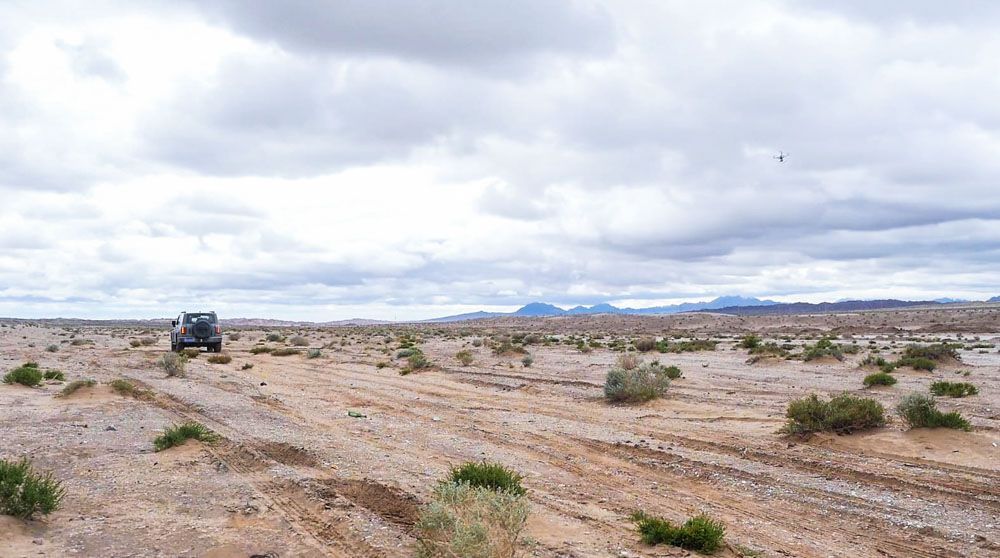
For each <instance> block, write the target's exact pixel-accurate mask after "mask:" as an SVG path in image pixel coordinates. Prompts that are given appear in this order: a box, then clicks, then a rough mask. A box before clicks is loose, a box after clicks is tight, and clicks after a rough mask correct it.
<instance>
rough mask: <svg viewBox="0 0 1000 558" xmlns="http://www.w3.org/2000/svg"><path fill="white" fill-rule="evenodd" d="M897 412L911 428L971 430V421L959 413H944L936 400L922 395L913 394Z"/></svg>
mask: <svg viewBox="0 0 1000 558" xmlns="http://www.w3.org/2000/svg"><path fill="white" fill-rule="evenodd" d="M896 412H897V413H898V414H899V416H900V417H902V419H903V421H904V422H905V423H906V424H907V426H909V427H910V428H939V427H940V428H954V429H957V430H971V429H972V427H971V425H970V424H969V421H967V420H965V418H963V417H962V415H960V414H959V413H958V412H957V411H952V412H950V413H942V412H941V411H939V410H938V408H937V403H936V402H935V401H934V398H933V397H931V396H929V395H924V394H922V393H912V394H910V395H907V396H906V397H904V398H903V400H902V401H900V402H899V405H897V406H896Z"/></svg>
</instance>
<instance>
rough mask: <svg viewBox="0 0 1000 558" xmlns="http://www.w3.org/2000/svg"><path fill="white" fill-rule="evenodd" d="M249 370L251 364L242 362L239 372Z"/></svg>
mask: <svg viewBox="0 0 1000 558" xmlns="http://www.w3.org/2000/svg"><path fill="white" fill-rule="evenodd" d="M251 368H253V363H252V362H244V363H243V366H240V370H250V369H251Z"/></svg>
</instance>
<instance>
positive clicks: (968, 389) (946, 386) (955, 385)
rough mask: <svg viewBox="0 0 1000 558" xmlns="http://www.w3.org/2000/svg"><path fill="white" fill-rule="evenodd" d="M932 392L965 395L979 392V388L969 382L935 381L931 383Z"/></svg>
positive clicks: (935, 393)
mask: <svg viewBox="0 0 1000 558" xmlns="http://www.w3.org/2000/svg"><path fill="white" fill-rule="evenodd" d="M931 393H933V394H934V395H940V396H944V395H947V396H948V397H965V396H966V395H976V394H978V393H979V389H978V388H976V386H974V385H972V384H970V383H968V382H934V383H933V384H931Z"/></svg>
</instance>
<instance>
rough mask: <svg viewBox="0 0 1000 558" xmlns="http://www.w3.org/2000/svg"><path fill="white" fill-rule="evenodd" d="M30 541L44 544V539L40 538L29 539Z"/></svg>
mask: <svg viewBox="0 0 1000 558" xmlns="http://www.w3.org/2000/svg"><path fill="white" fill-rule="evenodd" d="M31 542H33V543H35V544H45V541H44V540H42V539H31Z"/></svg>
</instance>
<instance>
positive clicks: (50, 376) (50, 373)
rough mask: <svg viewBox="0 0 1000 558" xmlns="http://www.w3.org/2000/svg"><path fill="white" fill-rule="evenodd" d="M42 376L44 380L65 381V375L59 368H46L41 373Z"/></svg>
mask: <svg viewBox="0 0 1000 558" xmlns="http://www.w3.org/2000/svg"><path fill="white" fill-rule="evenodd" d="M42 377H44V378H45V379H46V380H57V381H60V382H64V381H66V375H65V374H63V373H62V372H61V371H59V370H46V371H45V372H43V373H42Z"/></svg>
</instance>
